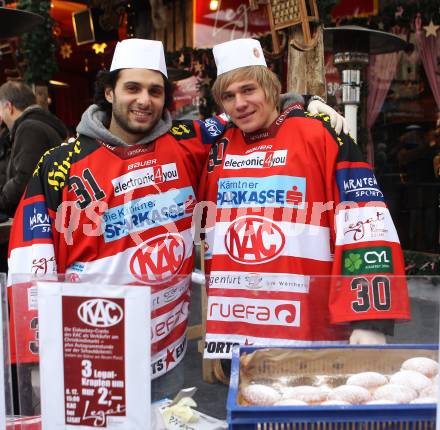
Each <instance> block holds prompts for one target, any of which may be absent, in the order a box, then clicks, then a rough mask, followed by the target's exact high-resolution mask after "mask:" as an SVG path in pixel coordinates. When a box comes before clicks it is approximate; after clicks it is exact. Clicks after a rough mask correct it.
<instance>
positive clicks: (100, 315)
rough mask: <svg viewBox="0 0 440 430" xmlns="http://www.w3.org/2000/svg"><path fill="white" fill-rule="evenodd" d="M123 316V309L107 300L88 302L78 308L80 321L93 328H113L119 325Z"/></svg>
mask: <svg viewBox="0 0 440 430" xmlns="http://www.w3.org/2000/svg"><path fill="white" fill-rule="evenodd" d="M123 316H124V312H123V310H122V308H121V307H120V306H119V305H118V304H116V303H114V302H112V301H111V300H107V299H91V300H87V301H86V302H83V303H81V305H80V306H79V308H78V317H79V319H80V320H81V321H82V322H83V323H84V324H87V325H89V326H92V327H112V326H114V325H116V324H118V323H119V322H120V321H121V320H122V317H123Z"/></svg>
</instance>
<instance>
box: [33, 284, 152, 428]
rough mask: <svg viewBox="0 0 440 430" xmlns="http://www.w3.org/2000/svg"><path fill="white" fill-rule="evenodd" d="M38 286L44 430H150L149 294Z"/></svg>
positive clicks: (136, 289) (93, 287)
mask: <svg viewBox="0 0 440 430" xmlns="http://www.w3.org/2000/svg"><path fill="white" fill-rule="evenodd" d="M37 286H38V311H39V316H38V318H39V340H40V374H41V375H40V378H41V414H42V425H43V430H45V429H50V430H58V429H66V430H69V429H71V430H85V429H91V428H103V427H104V428H106V429H110V430H113V429H114V430H126V429H130V430H138V429H139V430H141V429H142V430H144V429H146V428H148V426H149V424H150V388H151V382H150V355H151V352H150V351H151V345H150V333H151V329H150V320H151V314H150V289H149V288H147V287H138V286H122V285H96V284H91V283H77V284H74V283H59V282H38V283H37ZM122 340H123V341H122ZM112 369H113V370H112ZM114 369H116V370H114ZM66 385H67V386H66ZM72 387H75V388H72ZM75 390H76V391H75ZM113 414H114V415H113ZM69 420H70V421H69Z"/></svg>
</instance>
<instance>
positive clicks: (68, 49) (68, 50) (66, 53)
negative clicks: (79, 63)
mask: <svg viewBox="0 0 440 430" xmlns="http://www.w3.org/2000/svg"><path fill="white" fill-rule="evenodd" d="M72 52H73V51H72V45H70V44H69V43H63V44H62V45H61V46H60V55H61V57H62V58H63V60H67V59H68V58H70V56H71V55H72Z"/></svg>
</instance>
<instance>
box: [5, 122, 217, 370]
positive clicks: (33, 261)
mask: <svg viewBox="0 0 440 430" xmlns="http://www.w3.org/2000/svg"><path fill="white" fill-rule="evenodd" d="M214 131H215V132H217V131H218V130H214ZM214 134H215V133H214ZM205 140H206V139H205ZM208 151H209V145H206V144H203V143H202V136H201V132H200V127H199V125H197V124H196V123H193V122H192V121H179V122H174V124H173V126H172V128H171V131H170V132H169V133H168V134H165V135H163V136H161V137H160V138H158V139H157V140H155V141H154V142H152V143H150V144H146V145H136V146H129V147H116V146H111V145H108V144H106V143H105V142H102V141H98V140H95V139H91V138H89V137H86V136H81V135H80V136H79V137H78V139H77V140H76V141H75V142H74V143H72V144H69V145H66V146H61V147H58V148H55V149H54V150H52V151H50V152H49V153H47V154H45V156H44V157H43V158H42V160H41V161H40V163H39V164H38V166H37V169H36V171H35V173H34V175H33V177H32V179H31V181H30V183H29V185H28V188H27V191H26V193H25V196H24V198H23V199H22V201H21V203H20V206H19V208H18V210H17V213H16V215H15V218H14V224H13V227H12V232H11V242H10V250H9V268H10V275H12V278H11V279H13V275H14V274H22V273H23V274H26V273H32V274H34V275H44V274H50V273H55V272H56V273H59V274H64V273H65V274H66V275H67V279H69V280H71V281H81V280H82V279H84V280H90V279H93V280H95V281H96V282H107V283H124V284H129V283H130V284H139V285H149V286H151V287H152V316H151V318H152V321H151V331H152V332H151V340H152V358H151V365H152V377H153V378H156V377H158V376H160V375H162V374H163V373H165V372H167V371H169V370H171V369H172V368H173V367H174V366H176V365H177V364H178V363H179V362H180V361H181V359H182V358H183V356H184V352H185V349H186V340H185V339H186V338H185V331H186V328H187V317H188V308H189V296H190V292H189V286H190V280H191V272H192V269H193V238H192V234H191V221H192V211H193V208H194V205H195V203H196V193H197V191H198V185H199V181H200V173H201V170H202V168H203V165H204V163H205V161H206V157H207V155H208ZM91 275H96V276H95V277H93V278H91ZM30 297H32V295H31V294H25V295H24V297H23V298H22V299H21V300H18V301H17V300H15V301H14V312H19V313H20V315H21V316H23V318H20V319H19V321H20V324H22V325H21V327H17V334H18V335H19V336H20V343H21V344H23V342H24V345H25V347H24V348H22V349H23V351H21V352H19V351H17V352H18V353H19V354H18V356H17V357H16V358H15V357H14V359H13V360H14V361H15V360H18V361H19V362H33V361H36V360H37V359H38V344H37V343H36V332H35V329H36V326H35V325H36V324H35V323H34V327H33V330H32V329H31V327H30V321H35V319H33V317H35V316H36V309H35V307H32V306H31V304H30V303H29V301H30ZM139 329H140V330H141V329H142V327H140V328H139Z"/></svg>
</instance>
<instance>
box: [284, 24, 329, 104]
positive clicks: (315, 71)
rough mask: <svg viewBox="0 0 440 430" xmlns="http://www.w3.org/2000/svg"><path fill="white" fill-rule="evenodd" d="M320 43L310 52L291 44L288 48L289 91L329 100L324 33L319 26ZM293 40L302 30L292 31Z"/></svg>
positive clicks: (295, 29) (294, 29)
mask: <svg viewBox="0 0 440 430" xmlns="http://www.w3.org/2000/svg"><path fill="white" fill-rule="evenodd" d="M316 31H317V32H318V43H317V44H316V46H315V47H314V48H313V49H311V50H309V51H299V50H297V49H295V48H294V47H293V46H292V44H291V43H289V46H288V50H289V52H288V63H287V90H288V91H293V92H296V93H298V94H313V95H317V96H320V97H322V98H323V99H324V100H327V87H326V82H325V64H324V43H323V31H322V27H321V26H319V27H318V28H317V30H316ZM291 32H292V34H291V39H290V40H292V38H293V37H295V36H296V33H297V32H300V33H301V29H299V28H293V29H291Z"/></svg>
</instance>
